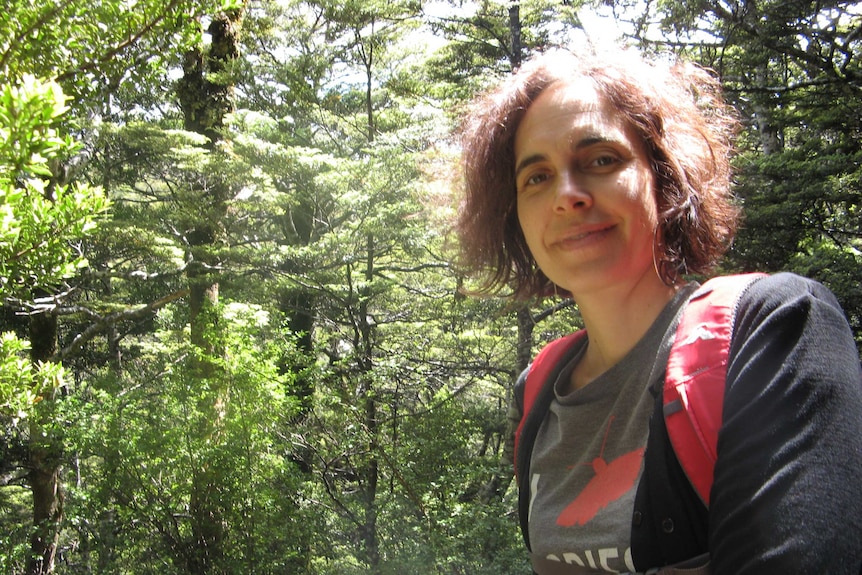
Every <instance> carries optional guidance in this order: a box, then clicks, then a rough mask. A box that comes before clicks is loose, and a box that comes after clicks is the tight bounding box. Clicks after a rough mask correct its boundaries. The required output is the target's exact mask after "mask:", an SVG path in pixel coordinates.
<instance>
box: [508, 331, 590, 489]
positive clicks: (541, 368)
mask: <svg viewBox="0 0 862 575" xmlns="http://www.w3.org/2000/svg"><path fill="white" fill-rule="evenodd" d="M586 334H587V332H586V331H585V330H579V331H576V332H573V333H570V334H569V335H566V336H563V337H561V338H559V339H555V340H553V341H551V342H549V343H547V344H546V345H545V347H543V348H542V349H541V350H540V351H539V353H537V354H536V357H535V358H534V359H533V362H532V363H531V364H530V367H529V368H528V369H527V378H526V380H525V382H524V390H523V391H524V397H523V402H522V405H521V421H520V422H519V423H518V427H517V429H516V430H515V461H516V462H517V461H518V447H519V445H520V443H521V435H522V433H523V431H524V424H525V423H526V421H527V416H528V415H529V414H530V412H531V411H532V409H533V406H534V405H535V403H536V399H537V398H538V397H539V393H540V392H541V391H542V389H543V388H544V387H545V385H546V384H550V382H549V381H548V380H549V378H550V375H551V373H553V372H554V371H555V368H557V367H558V366H559V363H560V360H562V359H563V357H564V356H565V355H566V353H567V352H568V351H569V350H570V349H571V348H572V346H573V345H574V344H575V342H576V341H577V340H579V339H581V338H582V337H584V336H586ZM517 467H518V466H517V465H516V466H515V473H516V474H517V473H518V468H517Z"/></svg>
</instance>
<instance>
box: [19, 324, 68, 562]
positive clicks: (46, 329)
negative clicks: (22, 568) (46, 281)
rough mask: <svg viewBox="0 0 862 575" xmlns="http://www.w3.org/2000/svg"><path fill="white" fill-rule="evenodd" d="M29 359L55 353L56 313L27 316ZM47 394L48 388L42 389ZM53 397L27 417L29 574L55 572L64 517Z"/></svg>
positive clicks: (42, 358)
mask: <svg viewBox="0 0 862 575" xmlns="http://www.w3.org/2000/svg"><path fill="white" fill-rule="evenodd" d="M30 345H31V348H30V358H31V360H32V361H33V363H34V364H36V363H39V362H47V361H49V360H50V359H51V357H53V356H54V354H55V353H56V352H57V316H56V315H55V314H52V313H42V314H35V315H33V316H31V318H30ZM43 392H44V393H49V392H50V390H44V391H43ZM53 401H54V399H53V398H52V397H42V401H41V402H40V403H39V404H38V405H37V409H36V410H35V412H34V414H33V417H32V418H31V419H30V490H31V492H32V495H33V534H32V535H31V537H30V553H31V556H30V559H29V561H28V564H27V574H28V575H43V574H46V573H53V572H54V559H55V557H56V554H57V541H58V539H59V536H60V523H61V522H62V520H63V486H62V484H61V483H60V475H61V471H62V457H63V447H62V443H61V440H60V439H59V438H58V437H57V435H56V432H55V431H54V430H53V425H52V420H51V415H50V411H51V410H50V405H51V403H52V402H53Z"/></svg>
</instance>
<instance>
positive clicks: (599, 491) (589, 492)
mask: <svg viewBox="0 0 862 575" xmlns="http://www.w3.org/2000/svg"><path fill="white" fill-rule="evenodd" d="M613 421H614V416H611V418H610V419H609V420H608V428H607V430H605V438H604V440H603V441H602V449H601V452H600V453H599V456H598V457H596V458H595V459H593V461H592V467H593V471H594V472H595V474H596V475H595V477H593V478H592V479H590V482H589V483H587V486H586V487H584V490H583V491H581V493H580V494H579V495H578V496H577V497H576V498H575V500H574V501H572V502H571V503H569V504H568V505H567V506H566V508H565V509H563V511H562V513H560V515H559V517H557V525H559V526H560V527H572V526H573V525H586V524H587V523H589V522H590V521H591V520H592V519H593V518H594V517H595V516H596V514H597V513H598V512H599V511H601V510H602V509H604V508H605V507H607V506H608V505H609V504H610V503H612V502H613V501H616V500H617V499H619V498H620V497H622V496H623V495H624V494H625V493H626V492H627V491H628V490H630V489H631V488H632V487H634V484H635V481H637V478H638V472H639V471H640V468H641V461H643V455H644V451H645V448H643V447H641V448H640V449H635V450H634V451H630V452H628V453H626V454H624V455H621V456H619V457H617V458H616V459H614V460H613V461H611V462H610V463H607V462H606V461H605V460H604V458H603V455H604V452H605V443H606V442H607V440H608V432H609V431H610V429H611V423H613Z"/></svg>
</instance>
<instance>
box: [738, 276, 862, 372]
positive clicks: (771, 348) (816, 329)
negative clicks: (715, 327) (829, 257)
mask: <svg viewBox="0 0 862 575" xmlns="http://www.w3.org/2000/svg"><path fill="white" fill-rule="evenodd" d="M733 329H734V336H733V342H732V344H731V356H732V357H731V360H732V362H733V360H734V359H735V360H742V361H743V362H745V363H746V364H748V365H749V366H751V365H758V366H764V365H766V364H770V365H771V366H772V368H773V369H775V370H776V372H778V373H790V372H793V373H795V374H796V375H797V376H798V375H799V374H802V373H806V372H811V373H812V374H813V373H814V372H820V373H821V374H822V373H833V374H836V373H841V374H842V375H841V379H845V380H846V379H849V380H855V381H857V382H858V378H859V352H858V350H857V348H856V343H855V341H854V338H853V333H852V331H851V329H850V325H849V323H848V321H847V316H846V315H845V313H844V311H843V310H842V309H841V306H840V304H839V303H838V300H837V299H836V298H835V295H834V294H833V293H832V292H831V291H830V290H829V289H828V288H827V287H825V286H824V285H823V284H821V283H819V282H817V281H815V280H812V279H809V278H805V277H802V276H800V275H797V274H793V273H777V274H773V275H768V276H764V277H762V278H759V279H757V280H755V281H754V282H753V283H752V284H751V285H750V286H749V287H748V289H747V290H746V291H745V292H744V293H743V294H742V295H741V296H740V298H739V301H738V305H737V309H736V314H735V319H734V327H733ZM733 363H736V367H740V361H736V362H733ZM732 368H733V366H731V372H730V373H734V372H735V370H734V369H732ZM760 373H761V374H763V371H761V372H760Z"/></svg>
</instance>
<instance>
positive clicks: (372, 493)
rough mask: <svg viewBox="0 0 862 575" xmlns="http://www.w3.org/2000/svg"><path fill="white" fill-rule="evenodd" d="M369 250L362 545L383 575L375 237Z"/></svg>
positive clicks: (363, 305) (363, 332)
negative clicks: (372, 301)
mask: <svg viewBox="0 0 862 575" xmlns="http://www.w3.org/2000/svg"><path fill="white" fill-rule="evenodd" d="M366 249H367V250H368V252H367V256H366V262H365V287H363V290H364V293H362V294H361V295H360V297H361V298H362V299H361V300H360V303H359V328H360V336H361V338H362V339H361V345H362V351H361V359H360V362H361V366H360V368H361V372H360V375H359V376H360V377H361V378H362V381H363V386H362V393H361V395H362V397H361V399H362V401H363V402H364V404H365V405H364V406H365V421H364V423H365V429H366V432H367V433H368V460H367V461H366V462H365V469H364V470H363V477H362V481H363V496H364V501H363V503H364V506H365V509H364V511H365V517H364V523H363V525H362V534H363V545H364V550H365V561H366V563H367V565H368V569H369V573H371V574H372V575H377V574H379V573H380V548H379V542H378V539H377V482H378V479H379V477H380V469H379V462H378V454H377V452H378V450H379V449H380V445H379V441H378V437H377V434H378V431H379V429H378V421H377V398H376V394H375V390H374V374H373V373H372V372H373V370H374V325H373V324H372V322H371V318H370V317H369V315H368V313H369V309H368V300H369V298H370V297H371V293H370V289H369V287H368V286H370V284H371V281H372V280H373V279H374V236H373V235H372V234H370V233H369V234H368V236H367V245H366Z"/></svg>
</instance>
